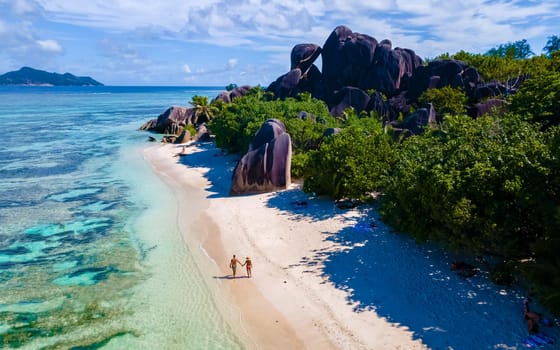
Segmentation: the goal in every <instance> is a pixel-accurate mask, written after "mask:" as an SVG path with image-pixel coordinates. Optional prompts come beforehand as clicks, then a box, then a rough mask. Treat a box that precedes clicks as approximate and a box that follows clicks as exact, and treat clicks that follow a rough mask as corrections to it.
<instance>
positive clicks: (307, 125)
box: [209, 88, 338, 154]
mask: <svg viewBox="0 0 560 350" xmlns="http://www.w3.org/2000/svg"><path fill="white" fill-rule="evenodd" d="M302 111H305V112H307V113H308V114H310V115H311V116H309V117H308V118H305V119H301V118H299V117H298V116H299V114H300V112H302ZM271 118H276V119H279V120H281V121H282V122H284V124H285V125H286V131H287V132H288V133H289V134H290V137H291V138H292V144H293V151H294V153H295V154H298V153H301V152H305V151H307V150H309V149H313V148H316V146H317V143H318V141H319V139H320V138H321V136H322V134H323V132H324V131H325V130H326V129H327V128H328V127H332V126H336V125H338V124H337V123H336V120H335V119H334V118H333V117H332V116H331V115H330V114H329V112H328V110H327V106H326V105H325V103H324V102H322V101H320V100H317V99H311V98H306V96H303V97H302V98H301V99H294V98H288V99H286V100H273V101H267V100H266V96H265V95H264V94H263V93H262V91H261V90H260V88H253V89H252V90H251V91H250V93H249V94H247V95H245V96H243V97H238V98H236V99H235V100H234V101H233V102H232V103H230V104H226V105H224V106H223V107H222V109H221V111H220V112H219V113H218V114H216V116H215V117H214V118H213V119H212V120H211V121H210V123H209V128H210V130H211V131H212V133H213V134H214V135H215V140H216V145H217V146H218V147H220V148H222V149H226V150H228V151H229V152H232V153H244V152H246V151H247V149H248V147H249V143H250V142H251V139H252V138H253V136H254V135H255V133H256V132H257V130H258V129H259V128H260V127H261V126H262V124H263V123H264V122H265V121H266V120H267V119H271Z"/></svg>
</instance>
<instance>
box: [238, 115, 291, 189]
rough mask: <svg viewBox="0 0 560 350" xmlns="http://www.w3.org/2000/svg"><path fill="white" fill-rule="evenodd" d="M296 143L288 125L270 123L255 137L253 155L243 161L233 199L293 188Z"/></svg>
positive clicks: (251, 152) (262, 127)
mask: <svg viewBox="0 0 560 350" xmlns="http://www.w3.org/2000/svg"><path fill="white" fill-rule="evenodd" d="M291 160H292V141H291V138H290V135H289V134H288V133H287V132H286V127H285V126H284V123H282V122H281V121H280V120H277V119H269V120H267V121H266V122H264V124H263V125H262V126H261V128H260V129H259V130H258V131H257V132H256V133H255V136H254V137H253V140H252V141H251V144H250V145H249V151H248V152H247V153H246V154H245V155H244V156H243V158H241V160H239V162H238V163H237V165H236V167H235V170H234V171H233V177H232V181H231V189H230V194H231V195H239V194H252V193H263V192H271V191H277V190H279V189H285V188H286V187H288V186H289V185H290V182H291V177H290V171H291Z"/></svg>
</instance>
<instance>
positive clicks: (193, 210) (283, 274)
mask: <svg viewBox="0 0 560 350" xmlns="http://www.w3.org/2000/svg"><path fill="white" fill-rule="evenodd" d="M181 147H182V145H181V146H177V145H170V144H166V145H155V146H151V147H149V148H147V149H145V150H144V152H143V156H144V158H145V159H146V161H147V162H148V163H149V164H150V165H151V167H152V169H153V170H154V172H155V173H156V174H157V175H158V176H159V177H160V178H162V179H163V180H164V182H165V183H167V184H168V185H169V186H170V187H171V188H172V189H173V192H174V193H175V196H176V201H177V205H178V209H179V213H180V214H179V216H178V218H177V224H178V226H179V228H180V231H181V232H182V235H183V239H184V241H185V244H187V245H188V247H189V248H190V251H191V252H192V254H193V258H194V260H195V261H196V264H197V266H198V267H199V269H200V271H201V273H202V275H203V276H204V278H205V279H206V283H207V284H208V285H209V286H210V289H211V290H212V291H213V294H214V295H213V297H214V298H215V300H216V303H217V304H218V307H219V309H220V310H221V312H222V313H223V316H224V318H225V319H226V321H227V322H228V323H229V324H230V325H231V327H232V328H233V330H234V332H235V333H236V334H238V335H239V337H240V339H241V341H242V342H243V343H244V344H245V346H246V347H247V348H248V349H257V348H258V349H275V348H290V349H315V348H321V349H370V348H383V349H399V348H406V349H424V348H426V347H425V345H423V344H422V343H421V341H420V340H418V339H413V333H412V332H411V331H410V330H408V329H407V328H405V327H402V326H396V325H395V324H393V323H390V322H389V321H388V320H386V319H385V318H383V317H380V316H378V315H377V314H376V313H375V312H374V311H373V310H360V311H356V310H357V309H358V305H356V304H355V303H354V304H353V303H352V302H350V301H349V298H348V295H347V292H346V291H344V290H341V289H339V288H336V286H335V285H334V284H333V283H332V282H331V281H329V278H328V277H327V276H325V275H324V273H322V271H321V269H322V267H323V266H324V264H325V261H324V260H325V259H326V257H327V253H328V252H330V251H336V250H343V249H345V248H344V247H343V246H342V245H340V244H337V243H336V242H334V241H333V240H330V239H328V237H329V236H330V235H332V234H334V233H336V232H338V231H340V230H342V229H344V228H347V227H349V226H352V225H355V224H356V220H358V219H359V217H358V216H359V215H358V213H357V212H355V211H340V210H336V208H335V207H334V205H333V203H332V202H331V201H328V200H322V199H319V198H317V199H313V200H312V201H311V202H310V205H309V207H307V208H305V209H304V210H305V213H303V212H302V211H301V208H293V207H292V206H291V204H290V203H293V202H294V201H298V200H306V201H307V200H308V196H307V195H306V194H304V193H303V192H301V190H300V189H299V187H298V186H297V185H292V186H291V187H290V189H287V190H284V191H279V192H272V193H265V194H257V195H250V196H236V197H230V196H229V195H228V192H229V186H230V183H231V170H232V169H233V167H234V166H235V164H236V161H237V158H236V157H235V156H229V155H223V154H222V153H221V152H220V150H219V149H216V148H215V147H214V146H213V145H211V144H203V145H193V144H190V145H189V146H188V147H187V150H188V153H189V154H188V155H186V156H182V157H176V154H177V153H178V152H179V151H180V148H181ZM181 213H188V214H187V215H184V214H181ZM302 214H303V215H302ZM232 254H236V255H237V256H238V258H239V260H240V261H244V258H245V257H246V256H251V259H252V261H253V277H252V278H251V279H249V278H246V277H245V269H244V268H242V267H239V268H238V273H239V277H238V278H236V279H232V278H231V276H230V275H231V270H230V269H229V266H228V264H229V259H230V258H231V255H232Z"/></svg>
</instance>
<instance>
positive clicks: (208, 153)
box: [177, 142, 240, 198]
mask: <svg viewBox="0 0 560 350" xmlns="http://www.w3.org/2000/svg"><path fill="white" fill-rule="evenodd" d="M193 145H194V144H193ZM195 145H196V146H197V150H196V151H194V152H193V153H190V154H188V155H187V156H184V157H179V159H178V162H179V163H180V164H183V165H185V166H188V167H193V168H202V169H205V172H204V176H205V177H206V179H207V180H208V181H209V183H210V184H209V186H208V187H206V188H204V190H205V191H208V192H210V193H211V194H210V195H208V198H224V197H229V190H230V187H231V177H232V175H233V170H234V168H235V165H236V164H237V162H238V160H239V159H240V158H239V156H238V155H228V154H225V153H224V152H223V151H221V150H220V149H218V148H216V146H215V145H214V143H213V142H198V143H196V144H195ZM181 147H182V146H180V147H178V148H177V150H178V152H180V150H181ZM187 147H189V146H187Z"/></svg>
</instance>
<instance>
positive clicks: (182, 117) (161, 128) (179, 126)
mask: <svg viewBox="0 0 560 350" xmlns="http://www.w3.org/2000/svg"><path fill="white" fill-rule="evenodd" d="M193 117H194V109H193V108H187V107H178V106H173V107H170V108H168V109H167V110H166V111H165V112H163V113H162V114H160V115H159V116H158V117H157V119H152V120H150V121H148V122H147V123H145V124H144V125H142V126H141V127H140V130H148V131H153V132H157V133H160V134H174V135H180V134H181V133H182V132H183V130H184V127H185V126H186V125H187V124H189V125H192V119H193Z"/></svg>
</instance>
